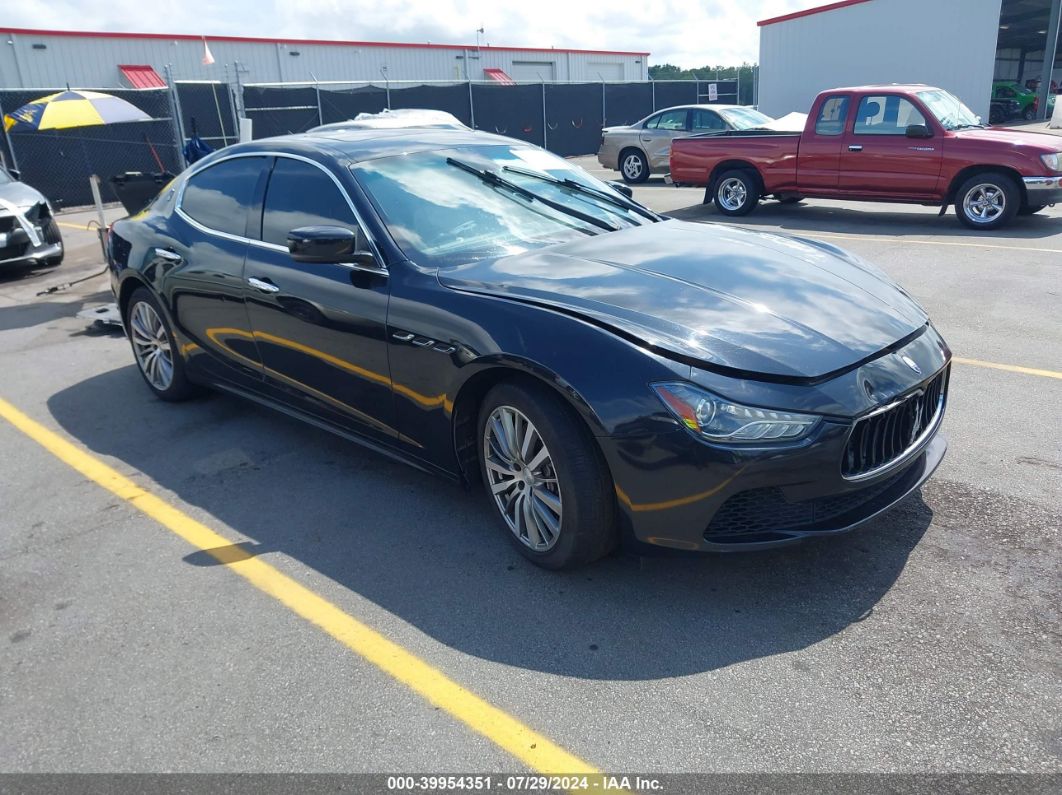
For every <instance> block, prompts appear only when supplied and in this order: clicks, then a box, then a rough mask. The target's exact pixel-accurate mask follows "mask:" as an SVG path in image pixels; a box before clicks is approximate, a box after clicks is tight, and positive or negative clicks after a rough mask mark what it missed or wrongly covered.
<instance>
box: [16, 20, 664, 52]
mask: <svg viewBox="0 0 1062 795" xmlns="http://www.w3.org/2000/svg"><path fill="white" fill-rule="evenodd" d="M0 33H14V34H16V35H24V36H74V37H76V36H81V37H84V38H89V39H165V40H166V41H175V40H176V41H203V39H204V38H205V39H207V40H208V41H233V42H246V43H250V44H301V45H307V44H326V45H333V46H334V45H341V46H350V47H417V48H420V49H427V50H475V49H477V47H475V46H474V45H471V44H424V43H421V42H404V41H343V40H340V39H269V38H263V37H259V36H205V37H204V36H193V35H191V34H188V33H124V32H123V33H106V32H104V31H96V30H38V29H36V28H2V27H0ZM478 49H481V50H509V51H512V52H561V53H567V52H574V53H585V54H588V55H641V56H647V55H649V54H650V53H648V52H626V51H623V50H570V49H563V48H552V47H497V46H495V47H487V46H481V47H479V48H478Z"/></svg>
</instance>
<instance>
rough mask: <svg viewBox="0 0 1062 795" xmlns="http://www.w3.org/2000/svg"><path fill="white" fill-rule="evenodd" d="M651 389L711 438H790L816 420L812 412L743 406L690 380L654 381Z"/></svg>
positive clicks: (800, 434) (801, 434)
mask: <svg viewBox="0 0 1062 795" xmlns="http://www.w3.org/2000/svg"><path fill="white" fill-rule="evenodd" d="M653 390H654V391H655V392H656V394H657V395H658V396H659V397H660V400H661V401H663V403H664V405H665V406H667V408H668V410H669V411H670V412H671V413H672V414H674V415H675V417H676V418H678V420H679V422H681V423H682V424H683V425H685V426H686V427H687V428H689V429H690V430H691V431H693V432H694V433H696V434H699V435H700V436H702V437H703V438H705V439H707V440H709V441H712V442H726V443H738V444H740V443H748V442H775V441H786V442H791V441H794V440H796V439H800V438H802V437H804V436H807V435H808V434H809V433H811V431H812V429H813V428H814V427H815V426H816V425H817V424H818V422H819V418H818V417H817V416H815V415H813V414H798V413H796V412H793V411H777V410H775V409H761V408H756V407H754V406H743V405H742V404H740V403H734V402H733V401H730V400H726V399H724V398H721V397H719V396H718V395H713V394H712V393H711V392H708V391H706V390H704V389H700V388H698V387H695V386H693V385H691V384H682V383H676V384H653Z"/></svg>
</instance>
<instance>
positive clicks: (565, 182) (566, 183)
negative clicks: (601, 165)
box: [502, 166, 661, 222]
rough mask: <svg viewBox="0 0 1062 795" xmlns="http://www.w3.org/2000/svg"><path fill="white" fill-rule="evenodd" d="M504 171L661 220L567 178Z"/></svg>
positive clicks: (513, 169)
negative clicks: (558, 186)
mask: <svg viewBox="0 0 1062 795" xmlns="http://www.w3.org/2000/svg"><path fill="white" fill-rule="evenodd" d="M502 171H511V172H513V173H514V174H522V175H523V176H525V177H531V178H532V179H538V180H541V181H542V182H548V183H550V184H551V185H561V186H563V187H565V188H569V189H571V190H574V191H576V192H577V193H582V194H583V195H585V196H595V197H596V198H598V199H601V201H604V202H607V203H608V204H611V205H612V206H613V207H618V208H619V209H621V210H630V211H631V212H634V213H637V214H638V215H640V216H642V217H643V218H648V219H649V220H650V221H654V222H655V221H659V220H661V219H660V216H659V215H657V214H656V213H654V212H652V211H651V210H647V209H646V208H644V207H642V206H641V205H640V204H638V203H637V202H633V201H627V200H625V199H620V198H619V197H617V196H610V195H609V194H607V193H605V192H604V191H601V190H598V189H597V188H591V187H590V186H589V185H584V184H583V183H581V182H577V181H576V180H574V179H570V178H567V177H566V178H564V179H561V178H560V177H555V176H553V175H552V174H543V173H541V172H539V171H531V170H530V169H525V168H519V167H517V166H502Z"/></svg>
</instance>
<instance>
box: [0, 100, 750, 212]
mask: <svg viewBox="0 0 1062 795" xmlns="http://www.w3.org/2000/svg"><path fill="white" fill-rule="evenodd" d="M751 88H752V87H751V86H745V85H742V84H741V83H740V82H739V81H738V80H714V81H708V80H675V81H649V82H634V83H607V82H604V83H517V84H513V85H503V84H500V83H493V82H486V83H481V82H461V83H458V82H438V83H433V82H422V83H419V82H418V83H406V82H401V83H400V82H395V81H390V82H383V83H317V84H305V83H302V84H252V85H239V84H237V85H235V86H233V85H230V84H227V83H216V82H189V81H178V82H176V83H174V84H173V86H172V87H171V88H163V89H140V90H133V89H100V90H102V91H104V93H108V94H111V95H113V96H118V97H121V98H122V99H125V100H127V101H129V102H131V103H132V104H133V105H135V106H136V107H138V108H140V109H141V110H143V111H144V112H145V113H147V114H148V115H149V116H151V121H145V122H136V123H129V124H112V125H105V126H98V127H81V128H75V129H69V130H48V131H43V132H23V133H15V132H11V133H4V134H3V135H2V136H0V160H2V161H3V162H4V163H5V164H6V165H7V166H9V167H11V168H18V169H19V170H20V171H21V172H22V178H23V179H24V180H25V181H26V182H27V183H29V184H31V185H33V186H34V187H36V188H37V189H38V190H40V191H41V192H42V193H44V194H45V196H47V197H48V198H49V199H50V200H51V201H52V203H53V204H54V205H56V206H57V207H71V206H80V205H86V204H90V203H91V202H92V194H91V191H90V188H89V177H90V176H91V175H93V174H96V175H98V176H99V177H100V178H101V179H102V180H103V183H104V187H103V194H104V200H105V201H110V200H112V199H114V198H115V197H114V196H113V194H112V192H111V189H110V186H109V184H108V179H109V178H110V177H112V176H114V175H118V174H122V173H125V172H127V171H142V172H149V173H150V172H158V171H169V172H173V173H177V172H179V171H181V170H182V169H183V168H184V166H185V158H184V154H183V148H184V145H185V143H186V141H187V140H188V139H189V138H190V137H191V136H193V135H198V136H199V138H200V139H202V140H203V141H204V142H205V143H206V144H207V145H208V146H209V147H210V148H211V149H220V148H222V147H225V146H228V145H229V144H232V143H235V142H236V141H237V140H238V139H239V118H240V115H241V113H242V115H244V116H245V117H247V118H250V119H251V120H252V122H253V135H254V137H255V138H267V137H272V136H275V135H286V134H289V133H298V132H305V131H306V130H309V129H310V128H312V127H316V126H318V125H320V124H328V123H331V122H339V121H345V120H347V119H352V118H354V117H355V116H357V115H358V114H359V113H377V112H379V111H381V110H383V109H385V108H393V109H397V108H425V109H433V110H443V111H447V112H448V113H451V114H453V115H454V116H456V117H457V118H458V119H460V120H461V121H462V122H463V123H465V124H467V125H468V126H469V127H473V128H475V129H479V130H484V131H487V132H493V133H498V134H499V135H506V136H509V137H512V138H517V139H520V140H523V141H527V142H529V143H532V144H536V145H538V146H542V147H544V148H546V149H549V150H550V151H553V152H555V153H557V154H559V155H563V156H575V155H588V154H593V153H594V152H596V151H597V148H598V145H599V143H600V140H601V128H602V127H605V126H612V125H619V124H630V123H631V122H634V121H637V120H638V119H641V118H644V117H645V116H648V115H649V114H650V113H652V112H653V111H655V110H659V109H661V108H667V107H671V106H673V105H686V104H695V103H705V104H710V103H723V104H742V103H741V102H740V100H742V99H745V100H747V99H748V98H749V97H750V96H751V91H750V89H751ZM56 90H62V89H52V90H50V91H49V90H47V89H35V90H0V109H2V110H3V112H6V113H10V112H12V111H13V110H16V109H17V108H19V107H21V106H22V105H24V104H26V103H28V102H31V101H33V100H34V99H37V98H39V97H41V96H45V95H47V94H49V93H54V92H55V91H56Z"/></svg>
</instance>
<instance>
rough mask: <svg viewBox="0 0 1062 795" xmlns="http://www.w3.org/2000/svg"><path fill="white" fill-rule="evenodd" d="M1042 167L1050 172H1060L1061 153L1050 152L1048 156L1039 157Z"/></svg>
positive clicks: (1061, 165)
mask: <svg viewBox="0 0 1062 795" xmlns="http://www.w3.org/2000/svg"><path fill="white" fill-rule="evenodd" d="M1040 159H1041V160H1043V161H1044V165H1045V166H1047V167H1048V168H1049V169H1050V170H1051V171H1062V152H1052V153H1051V154H1049V155H1040Z"/></svg>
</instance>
